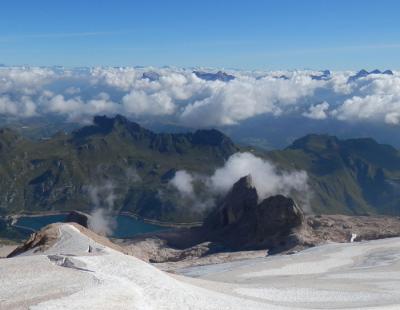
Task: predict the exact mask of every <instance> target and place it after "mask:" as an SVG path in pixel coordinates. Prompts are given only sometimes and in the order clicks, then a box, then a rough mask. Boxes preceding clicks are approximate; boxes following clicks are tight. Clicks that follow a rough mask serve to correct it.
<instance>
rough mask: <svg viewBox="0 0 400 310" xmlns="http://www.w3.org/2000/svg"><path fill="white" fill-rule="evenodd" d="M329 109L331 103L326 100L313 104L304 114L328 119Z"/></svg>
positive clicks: (309, 116)
mask: <svg viewBox="0 0 400 310" xmlns="http://www.w3.org/2000/svg"><path fill="white" fill-rule="evenodd" d="M328 109H329V103H328V102H326V101H324V102H321V103H319V104H316V105H311V106H310V107H309V108H308V111H307V112H304V113H303V115H304V116H305V117H308V118H312V119H326V118H327V117H328V115H327V113H326V112H327V111H328Z"/></svg>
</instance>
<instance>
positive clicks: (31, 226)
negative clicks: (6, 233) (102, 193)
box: [14, 214, 168, 239]
mask: <svg viewBox="0 0 400 310" xmlns="http://www.w3.org/2000/svg"><path fill="white" fill-rule="evenodd" d="M66 217H67V214H55V215H40V216H22V217H20V218H19V219H18V220H17V221H16V223H14V224H15V225H14V227H16V228H18V230H19V231H21V232H22V233H25V234H27V235H29V234H30V233H32V232H33V231H37V230H40V229H41V228H43V227H44V226H46V225H49V224H52V223H57V222H63V221H64V220H65V219H66ZM115 224H116V225H115V228H114V229H113V231H112V234H111V236H109V237H112V238H122V239H124V238H131V237H133V236H135V235H138V234H143V233H149V232H154V231H161V230H167V229H168V228H167V227H163V226H158V225H154V224H149V223H145V222H144V221H142V220H139V219H135V218H133V217H130V216H127V215H118V216H116V217H115Z"/></svg>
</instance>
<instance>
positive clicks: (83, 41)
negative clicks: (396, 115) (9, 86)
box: [0, 0, 400, 70]
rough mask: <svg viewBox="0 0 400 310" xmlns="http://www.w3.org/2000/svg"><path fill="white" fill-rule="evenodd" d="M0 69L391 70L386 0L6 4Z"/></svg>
mask: <svg viewBox="0 0 400 310" xmlns="http://www.w3.org/2000/svg"><path fill="white" fill-rule="evenodd" d="M0 12H1V13H0V63H4V64H7V65H19V64H29V65H65V66H94V65H106V66H108V65H112V66H120V65H144V66H149V65H154V66H163V65H171V66H211V67H225V68H243V69H256V68H259V69H294V68H298V69H303V68H311V69H324V68H331V69H338V70H340V69H360V68H366V69H373V68H380V69H385V68H392V69H399V67H400V66H399V59H400V57H399V53H400V35H399V34H400V19H399V18H398V13H399V12H400V1H395V0H380V1H377V0H376V1H372V0H347V1H345V0H335V1H324V0H303V1H299V0H280V1H278V0H275V1H272V0H271V1H268V0H264V1H262V0H247V1H245V0H242V1H238V0H213V1H212V0H201V1H200V0H198V1H189V0H186V1H183V0H169V1H167V0H158V1H150V0H147V1H143V0H141V1H124V0H113V1H111V0H109V1H82V0H79V1H78V0H68V1H66V0H57V1H55V0H38V1H31V0H26V1H21V0H8V1H2V2H1V4H0Z"/></svg>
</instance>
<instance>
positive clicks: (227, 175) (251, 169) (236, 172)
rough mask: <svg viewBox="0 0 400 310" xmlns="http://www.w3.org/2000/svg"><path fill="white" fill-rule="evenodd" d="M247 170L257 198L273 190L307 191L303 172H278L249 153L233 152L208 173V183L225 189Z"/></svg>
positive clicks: (272, 166) (276, 192) (277, 191)
mask: <svg viewBox="0 0 400 310" xmlns="http://www.w3.org/2000/svg"><path fill="white" fill-rule="evenodd" d="M249 174H250V175H251V176H252V179H253V183H254V186H255V187H256V189H257V193H258V194H259V197H260V199H264V198H267V197H269V196H271V195H276V194H283V195H290V194H291V193H292V192H293V191H297V192H300V193H302V192H308V185H307V173H306V172H304V171H292V172H279V171H278V170H277V168H276V167H275V165H273V164H272V163H270V162H269V161H266V160H263V159H261V158H259V157H256V156H254V155H253V154H251V153H236V154H233V155H232V156H231V157H229V159H228V160H227V162H226V163H225V165H224V166H223V167H221V168H219V169H217V170H216V171H215V173H214V174H213V175H212V176H211V178H210V186H211V188H213V189H215V190H216V191H219V192H227V191H228V190H229V189H230V188H231V187H232V186H233V184H234V183H235V182H236V181H237V180H239V179H240V178H241V177H244V176H246V175H249Z"/></svg>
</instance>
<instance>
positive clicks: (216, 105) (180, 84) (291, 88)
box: [0, 67, 400, 127]
mask: <svg viewBox="0 0 400 310" xmlns="http://www.w3.org/2000/svg"><path fill="white" fill-rule="evenodd" d="M229 73H230V74H232V75H234V76H235V77H236V78H235V79H234V80H232V81H229V82H224V81H219V80H216V81H207V80H203V79H201V78H199V77H198V76H196V75H195V74H194V73H193V71H192V70H189V69H179V68H131V67H127V68H76V69H68V70H67V69H64V68H58V67H54V68H35V67H16V68H13V67H4V68H0V115H3V116H13V117H32V116H38V115H61V116H65V118H66V119H67V120H69V121H74V122H83V121H87V120H89V119H90V118H91V117H92V116H93V115H95V114H108V115H113V114H116V113H120V114H123V115H126V116H128V117H131V118H134V119H155V120H158V119H163V120H164V119H165V120H168V121H172V122H174V123H177V124H181V125H185V126H191V127H208V126H223V125H235V124H239V123H240V122H241V121H244V120H246V119H249V118H252V117H254V116H258V115H262V114H269V115H274V116H276V117H282V116H285V115H290V114H292V115H293V114H296V115H302V116H303V117H305V118H312V119H316V120H321V121H322V120H324V119H336V120H341V121H348V122H353V121H372V122H380V123H384V124H388V125H398V124H399V123H400V75H399V74H398V73H397V72H395V73H394V75H387V74H369V75H367V76H364V77H360V78H358V79H353V80H350V81H349V77H350V76H351V75H353V74H354V72H333V73H332V74H331V75H329V76H323V78H320V79H319V78H315V77H318V76H319V75H321V73H320V72H315V71H288V72H284V71H282V72H260V71H257V72H245V71H229Z"/></svg>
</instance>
